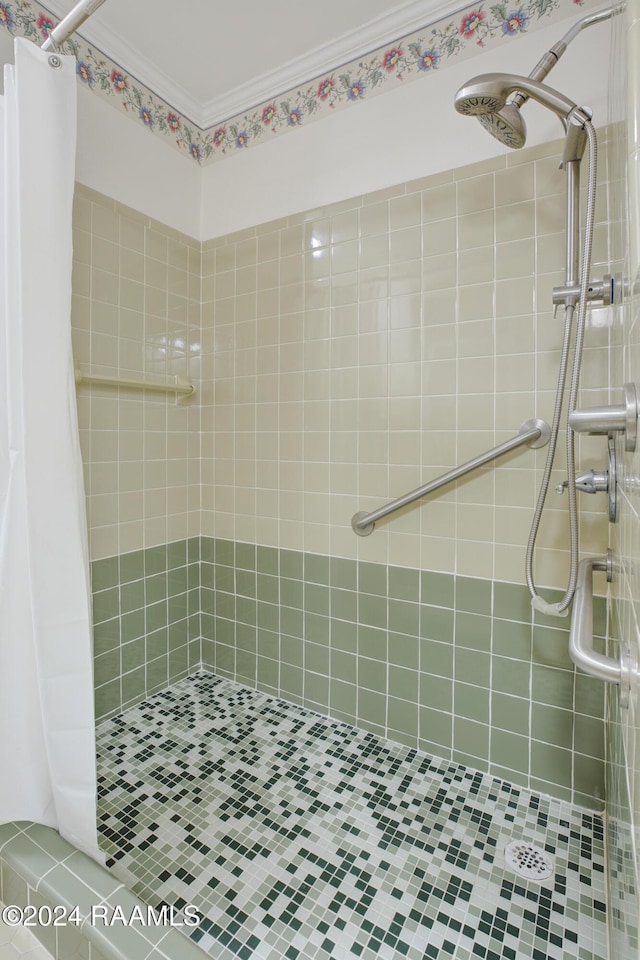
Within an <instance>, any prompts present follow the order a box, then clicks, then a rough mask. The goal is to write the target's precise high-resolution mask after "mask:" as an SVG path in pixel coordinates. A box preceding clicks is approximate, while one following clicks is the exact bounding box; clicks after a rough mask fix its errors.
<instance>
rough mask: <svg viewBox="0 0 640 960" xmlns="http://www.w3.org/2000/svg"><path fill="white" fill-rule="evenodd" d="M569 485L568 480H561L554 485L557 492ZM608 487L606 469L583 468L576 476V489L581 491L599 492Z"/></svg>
mask: <svg viewBox="0 0 640 960" xmlns="http://www.w3.org/2000/svg"><path fill="white" fill-rule="evenodd" d="M568 486H569V481H568V480H563V481H562V483H559V484H558V486H557V487H556V492H557V493H564V491H565V489H566V488H567V487H568ZM608 489H609V472H608V471H607V470H594V469H593V468H591V469H589V470H584V471H583V472H582V473H579V474H578V476H577V477H576V490H581V491H582V492H583V493H600V492H601V491H602V492H606V491H607V490H608Z"/></svg>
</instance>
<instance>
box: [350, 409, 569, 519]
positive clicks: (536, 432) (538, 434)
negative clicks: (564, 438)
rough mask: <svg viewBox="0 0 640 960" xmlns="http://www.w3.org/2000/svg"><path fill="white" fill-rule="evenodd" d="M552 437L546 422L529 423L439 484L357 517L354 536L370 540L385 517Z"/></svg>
mask: <svg viewBox="0 0 640 960" xmlns="http://www.w3.org/2000/svg"><path fill="white" fill-rule="evenodd" d="M550 434H551V430H550V428H549V424H548V423H546V422H545V421H544V420H525V422H524V423H523V424H522V426H521V427H520V430H519V431H518V433H517V434H516V436H515V437H512V438H511V440H505V441H504V443H501V444H499V445H498V446H497V447H494V448H493V449H492V450H488V451H487V452H486V453H482V454H480V455H479V456H477V457H474V458H473V460H467V462H466V463H463V464H461V465H460V466H459V467H456V468H455V469H454V470H450V471H449V472H448V473H444V474H443V475H442V476H441V477H437V478H436V479H435V480H429V482H428V483H425V484H423V486H421V487H418V488H417V489H416V490H411V491H410V493H405V495H404V496H403V497H398V498H397V499H396V500H392V501H391V502H390V503H387V504H385V506H384V507H379V508H378V509H377V510H374V511H373V512H372V513H366V512H365V511H361V512H360V513H354V515H353V517H352V518H351V527H352V529H353V532H354V533H357V534H358V536H359V537H368V536H369V534H370V533H373V528H374V526H375V523H376V521H377V520H381V519H382V517H386V516H388V514H390V513H393V512H394V511H395V510H399V509H400V508H401V507H406V506H407V504H409V503H413V502H414V500H419V499H420V498H421V497H424V496H426V495H427V494H428V493H433V491H434V490H439V489H440V487H444V486H446V485H447V484H448V483H453V481H454V480H459V479H460V477H464V476H465V475H466V474H467V473H471V472H472V470H477V469H478V467H483V466H484V465H485V464H486V463H490V462H491V461H492V460H496V459H497V458H498V457H502V456H504V454H505V453H510V452H511V451H512V450H516V449H517V448H518V447H522V446H524V444H527V446H529V447H532V448H534V449H537V448H538V447H544V445H545V444H546V443H548V442H549V436H550Z"/></svg>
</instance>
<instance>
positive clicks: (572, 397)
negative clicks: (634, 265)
mask: <svg viewBox="0 0 640 960" xmlns="http://www.w3.org/2000/svg"><path fill="white" fill-rule="evenodd" d="M583 127H584V130H585V132H586V134H587V140H588V144H589V179H588V187H587V203H586V211H585V227H584V245H583V250H582V274H581V277H580V296H579V300H578V319H577V322H576V334H575V347H574V354H573V368H572V373H571V386H570V389H569V409H568V414H570V413H572V411H573V410H575V408H576V406H577V402H578V386H579V382H580V369H581V366H582V347H583V344H584V330H585V325H586V316H587V290H588V286H589V277H590V275H591V251H592V247H593V223H594V219H595V198H596V178H597V169H598V147H597V141H596V134H595V130H594V128H593V124H592V123H591V121H590V120H588V119H587V120H585V121H584V123H583ZM573 314H574V306H573V305H572V304H569V305H567V307H566V310H565V324H564V339H563V343H562V356H561V360H560V370H559V373H558V386H557V389H556V400H555V408H554V412H553V422H552V424H551V438H550V440H549V449H548V452H547V461H546V464H545V468H544V474H543V477H542V483H541V485H540V493H539V495H538V502H537V504H536V509H535V512H534V515H533V520H532V523H531V532H530V534H529V541H528V543H527V554H526V561H525V565H526V577H527V586H528V588H529V593H530V594H531V605H532V606H533V607H534V609H536V610H539V611H540V612H542V613H546V614H551V615H552V616H566V615H567V612H568V607H569V604H570V603H571V601H572V599H573V595H574V593H575V589H576V581H577V576H578V548H579V542H578V507H577V493H576V483H575V480H576V463H575V440H574V434H573V430H572V429H571V427H570V426H569V422H568V416H567V481H568V488H567V489H568V493H569V535H570V551H571V552H570V568H569V582H568V584H567V589H566V592H565V594H564V596H563V598H562V599H561V600H560V601H559V602H558V603H547V601H545V600H544V598H543V597H541V596H540V595H539V593H538V591H537V588H536V585H535V582H534V579H533V554H534V549H535V543H536V538H537V536H538V530H539V527H540V520H541V519H542V511H543V509H544V504H545V500H546V497H547V492H548V490H549V482H550V480H551V471H552V469H553V461H554V457H555V452H556V445H557V441H558V431H559V429H560V417H561V412H562V401H563V397H564V390H565V383H566V377H567V367H568V365H569V353H570V349H571V324H572V320H573Z"/></svg>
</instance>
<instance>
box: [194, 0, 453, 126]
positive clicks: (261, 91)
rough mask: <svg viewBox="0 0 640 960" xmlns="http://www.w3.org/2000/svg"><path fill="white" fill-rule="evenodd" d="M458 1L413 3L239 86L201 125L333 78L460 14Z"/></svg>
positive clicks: (208, 106)
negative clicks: (334, 73)
mask: <svg viewBox="0 0 640 960" xmlns="http://www.w3.org/2000/svg"><path fill="white" fill-rule="evenodd" d="M458 9H460V4H459V2H458V3H456V2H452V0H444V2H440V3H433V2H432V0H409V2H408V3H405V4H403V5H402V7H400V8H397V9H396V10H394V11H393V12H392V13H387V14H384V15H383V16H381V17H377V18H376V19H375V20H371V21H370V23H368V24H367V26H366V27H363V28H358V29H357V30H352V31H350V32H349V33H347V34H344V35H343V36H341V37H338V38H337V39H336V40H333V41H331V42H330V43H325V44H321V45H320V46H318V47H315V48H314V49H313V50H310V51H308V52H307V53H305V54H304V55H302V56H300V57H294V58H293V59H292V60H290V61H289V62H288V63H286V64H283V65H282V66H281V67H278V68H277V69H276V70H271V71H268V72H267V73H263V74H261V75H260V76H259V77H256V78H255V79H254V80H251V81H249V82H248V83H245V84H242V85H241V86H238V87H236V88H235V89H234V90H231V91H229V92H228V93H226V94H222V95H221V96H219V97H213V98H212V99H211V100H208V101H207V102H206V103H204V104H203V105H202V108H201V120H202V122H201V123H200V126H201V127H202V128H203V129H207V128H208V127H211V126H213V125H214V124H216V123H219V122H220V121H223V120H226V119H227V118H228V117H232V116H235V115H236V114H238V113H243V112H245V111H247V110H249V109H251V107H254V106H256V105H257V104H259V103H264V101H266V100H269V99H272V98H277V97H278V96H279V95H281V94H283V93H285V92H287V91H289V90H291V89H292V88H294V87H297V86H299V85H301V84H306V83H309V82H310V81H311V80H313V79H315V78H316V77H319V76H320V75H321V74H323V73H329V72H331V71H333V70H335V69H337V68H338V67H340V66H342V64H345V63H348V62H349V61H351V60H355V59H356V58H358V57H364V56H366V55H367V53H369V52H370V51H372V50H375V49H376V48H377V47H380V46H382V45H383V44H385V43H390V42H392V41H395V40H398V39H399V38H401V37H403V36H404V35H406V34H409V33H412V32H413V31H414V30H418V29H420V27H424V26H427V25H428V24H430V23H433V22H434V21H435V20H438V19H440V17H444V16H447V15H448V14H452V13H455V12H456V11H457V10H458Z"/></svg>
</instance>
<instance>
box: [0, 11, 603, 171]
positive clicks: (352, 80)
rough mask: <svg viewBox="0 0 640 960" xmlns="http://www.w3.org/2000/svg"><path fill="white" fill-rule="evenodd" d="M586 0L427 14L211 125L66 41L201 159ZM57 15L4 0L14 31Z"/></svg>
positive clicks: (115, 96) (101, 89) (137, 115)
mask: <svg viewBox="0 0 640 960" xmlns="http://www.w3.org/2000/svg"><path fill="white" fill-rule="evenodd" d="M576 6H578V7H581V6H585V7H588V6H591V3H590V2H589V3H587V2H585V0H513V3H512V4H511V5H509V6H505V5H496V4H489V3H487V2H486V0H481V2H480V3H475V4H471V5H468V6H466V7H464V8H463V9H462V10H459V11H458V12H457V13H455V14H453V15H451V14H448V15H447V16H445V17H442V18H440V19H439V20H435V21H432V22H431V23H427V24H425V26H424V27H423V28H421V29H420V30H417V31H413V32H412V33H409V34H407V35H405V36H402V37H400V38H398V39H396V40H390V41H389V43H387V44H385V45H384V46H382V47H378V48H377V49H376V50H373V51H370V52H369V53H366V54H364V55H363V56H362V57H359V58H357V59H355V60H352V61H350V62H348V63H345V64H343V65H341V66H338V67H336V68H335V69H334V70H331V71H327V72H326V73H324V74H321V75H319V76H316V77H314V78H310V80H309V81H308V82H307V83H306V84H302V85H299V86H298V87H295V88H293V89H290V90H287V91H284V92H283V93H280V94H278V95H276V96H274V97H272V98H271V99H269V100H265V101H263V102H262V103H260V104H257V105H256V106H255V107H253V108H252V109H249V110H247V111H245V112H242V113H239V114H236V115H235V116H232V117H228V118H221V120H220V121H218V122H216V123H214V124H213V125H212V126H210V127H207V128H206V129H202V128H200V127H199V126H198V125H197V124H196V123H194V122H193V121H191V120H189V118H188V117H186V116H184V115H183V114H181V113H180V112H179V111H178V110H176V109H175V108H174V107H172V106H171V104H169V103H167V101H166V100H164V99H162V98H161V97H159V96H158V95H157V94H156V93H154V91H153V90H151V89H150V88H149V87H147V86H145V85H144V84H143V83H141V82H140V81H139V80H137V79H136V78H135V77H134V76H133V75H132V74H130V73H127V71H126V70H125V69H124V68H123V67H121V66H120V65H119V64H117V63H116V62H115V61H114V60H111V59H110V58H109V57H107V56H106V55H105V54H104V53H103V52H102V51H101V50H99V49H98V48H97V47H96V46H94V45H92V44H90V43H88V42H87V41H86V40H84V39H83V38H82V36H80V35H78V34H76V35H75V36H74V37H73V38H72V39H71V40H69V41H68V42H67V43H66V44H65V46H64V48H63V50H64V52H67V53H71V54H73V55H74V56H75V57H76V60H77V67H76V72H77V76H78V81H79V83H80V84H81V85H82V86H85V87H87V88H88V89H89V90H90V91H91V92H92V93H95V94H97V95H98V96H100V97H101V98H102V99H104V100H106V101H108V102H109V103H111V104H112V105H114V106H115V105H117V104H119V105H120V106H121V107H122V108H123V109H124V110H125V112H126V113H127V115H128V116H129V117H130V118H132V119H133V120H135V121H137V122H138V123H140V124H142V125H143V126H144V127H146V129H147V130H149V131H150V132H151V133H153V134H154V135H156V136H158V137H160V138H162V139H163V140H164V141H165V142H166V143H168V144H170V145H171V146H173V147H175V148H176V149H178V150H179V151H180V152H181V153H182V154H183V155H185V156H188V157H191V159H192V160H194V161H195V162H197V163H199V164H205V163H210V162H214V161H216V160H221V159H223V158H224V157H225V156H230V155H233V154H235V153H236V152H237V151H242V150H246V149H247V148H249V147H253V146H256V145H258V144H260V143H263V142H266V141H267V140H269V139H272V138H273V137H274V136H280V135H282V134H284V133H289V132H291V131H293V130H295V129H297V128H298V127H300V126H302V125H306V124H307V123H309V122H312V121H315V120H320V119H322V118H323V117H326V116H328V115H330V114H331V112H332V111H335V110H336V109H342V108H344V107H346V106H349V105H351V104H354V103H358V102H360V101H362V100H364V99H370V98H371V97H372V96H376V95H378V94H380V93H384V92H386V91H387V90H390V89H393V88H394V87H397V86H399V85H400V84H402V83H406V82H408V81H412V80H417V79H419V78H420V77H425V76H428V75H429V74H431V73H433V71H434V70H438V69H442V68H443V67H444V66H446V65H447V64H448V63H449V62H451V61H453V60H460V59H466V58H469V57H472V56H475V55H476V54H478V53H480V52H482V51H483V50H485V49H487V48H488V47H493V46H497V45H498V44H499V43H500V42H502V41H506V40H510V39H514V38H515V37H517V36H519V35H520V34H522V33H526V32H530V31H531V30H533V29H536V28H537V27H539V26H542V25H546V24H547V23H549V22H553V21H555V20H560V19H562V18H564V17H567V16H569V15H570V13H571V12H572V11H574V10H575V7H576ZM58 19H59V18H58V17H57V16H55V15H54V14H52V13H51V12H50V11H49V10H48V9H47V7H46V6H44V5H42V4H40V3H38V2H37V0H0V28H2V27H4V28H5V29H6V30H8V32H9V33H10V34H11V35H12V36H14V37H26V38H27V39H29V40H32V41H34V42H36V43H40V42H42V41H43V40H44V39H45V38H46V37H47V36H48V35H49V33H50V32H51V30H53V28H54V27H55V25H56V23H57V21H58Z"/></svg>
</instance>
